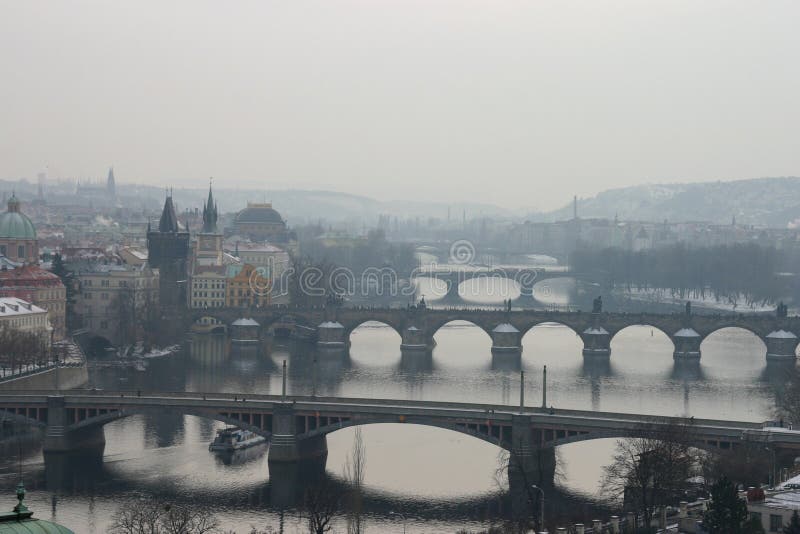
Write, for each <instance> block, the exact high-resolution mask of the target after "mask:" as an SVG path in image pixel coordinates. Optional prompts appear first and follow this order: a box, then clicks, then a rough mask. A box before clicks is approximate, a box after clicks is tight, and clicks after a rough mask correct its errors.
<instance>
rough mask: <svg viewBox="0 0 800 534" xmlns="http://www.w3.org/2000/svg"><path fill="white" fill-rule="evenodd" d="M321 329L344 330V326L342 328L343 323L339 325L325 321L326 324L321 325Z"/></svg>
mask: <svg viewBox="0 0 800 534" xmlns="http://www.w3.org/2000/svg"><path fill="white" fill-rule="evenodd" d="M319 328H344V326H342V323H337V322H334V321H325V322H324V323H322V324H321V325H319Z"/></svg>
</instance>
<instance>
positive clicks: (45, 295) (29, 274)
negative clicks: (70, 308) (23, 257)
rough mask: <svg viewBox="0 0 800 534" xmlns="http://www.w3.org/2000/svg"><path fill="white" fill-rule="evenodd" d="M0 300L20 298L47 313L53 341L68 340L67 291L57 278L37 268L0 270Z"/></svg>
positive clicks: (26, 266) (26, 267)
mask: <svg viewBox="0 0 800 534" xmlns="http://www.w3.org/2000/svg"><path fill="white" fill-rule="evenodd" d="M0 296H3V297H16V298H20V299H23V300H26V301H28V302H31V303H33V304H35V305H36V306H38V307H40V308H43V309H45V310H47V313H48V316H49V319H50V324H51V326H52V328H53V339H55V340H56V341H58V340H61V339H64V337H65V336H66V318H67V289H66V288H65V287H64V284H63V283H62V282H61V279H60V278H59V277H58V276H56V275H55V274H53V273H51V272H50V271H47V270H45V269H42V268H41V267H39V266H37V265H24V266H22V267H17V268H16V269H0Z"/></svg>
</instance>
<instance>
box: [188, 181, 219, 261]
mask: <svg viewBox="0 0 800 534" xmlns="http://www.w3.org/2000/svg"><path fill="white" fill-rule="evenodd" d="M194 260H195V265H198V266H206V265H222V233H221V232H220V231H219V229H218V228H217V204H216V202H214V193H213V192H212V191H211V185H209V186H208V200H207V201H206V204H205V205H204V206H203V228H202V229H201V230H200V232H198V233H197V243H196V249H195V252H194Z"/></svg>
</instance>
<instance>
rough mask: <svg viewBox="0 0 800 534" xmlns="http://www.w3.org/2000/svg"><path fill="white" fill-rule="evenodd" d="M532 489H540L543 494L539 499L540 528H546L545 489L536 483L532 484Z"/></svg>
mask: <svg viewBox="0 0 800 534" xmlns="http://www.w3.org/2000/svg"><path fill="white" fill-rule="evenodd" d="M531 489H533V490H536V491H538V492H539V493H540V494H541V496H542V498H541V500H540V501H539V530H544V490H543V489H542V488H540V487H539V486H537V485H536V484H531Z"/></svg>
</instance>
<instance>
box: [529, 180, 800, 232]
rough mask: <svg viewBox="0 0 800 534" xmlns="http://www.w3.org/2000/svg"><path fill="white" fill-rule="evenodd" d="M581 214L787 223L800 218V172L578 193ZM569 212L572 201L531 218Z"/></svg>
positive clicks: (562, 216)
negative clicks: (585, 194) (585, 195)
mask: <svg viewBox="0 0 800 534" xmlns="http://www.w3.org/2000/svg"><path fill="white" fill-rule="evenodd" d="M578 215H579V216H580V217H584V218H589V217H604V218H613V217H614V216H615V215H617V216H619V218H620V219H622V220H640V221H662V220H664V219H667V220H669V221H673V222H677V221H709V222H714V223H719V224H726V223H730V222H731V218H732V217H734V216H735V217H736V222H737V223H739V224H752V225H757V226H761V225H766V226H771V227H776V228H785V227H787V225H790V224H795V221H797V222H800V178H798V177H785V178H755V179H750V180H737V181H731V182H701V183H693V184H656V185H640V186H633V187H624V188H621V189H610V190H608V191H604V192H602V193H599V194H598V195H597V196H595V197H591V198H584V199H578ZM571 217H572V203H570V204H568V205H567V206H564V207H563V208H561V209H558V210H555V211H552V212H549V213H544V214H543V213H537V214H532V215H531V220H540V221H541V220H547V221H550V220H563V219H568V218H571Z"/></svg>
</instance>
